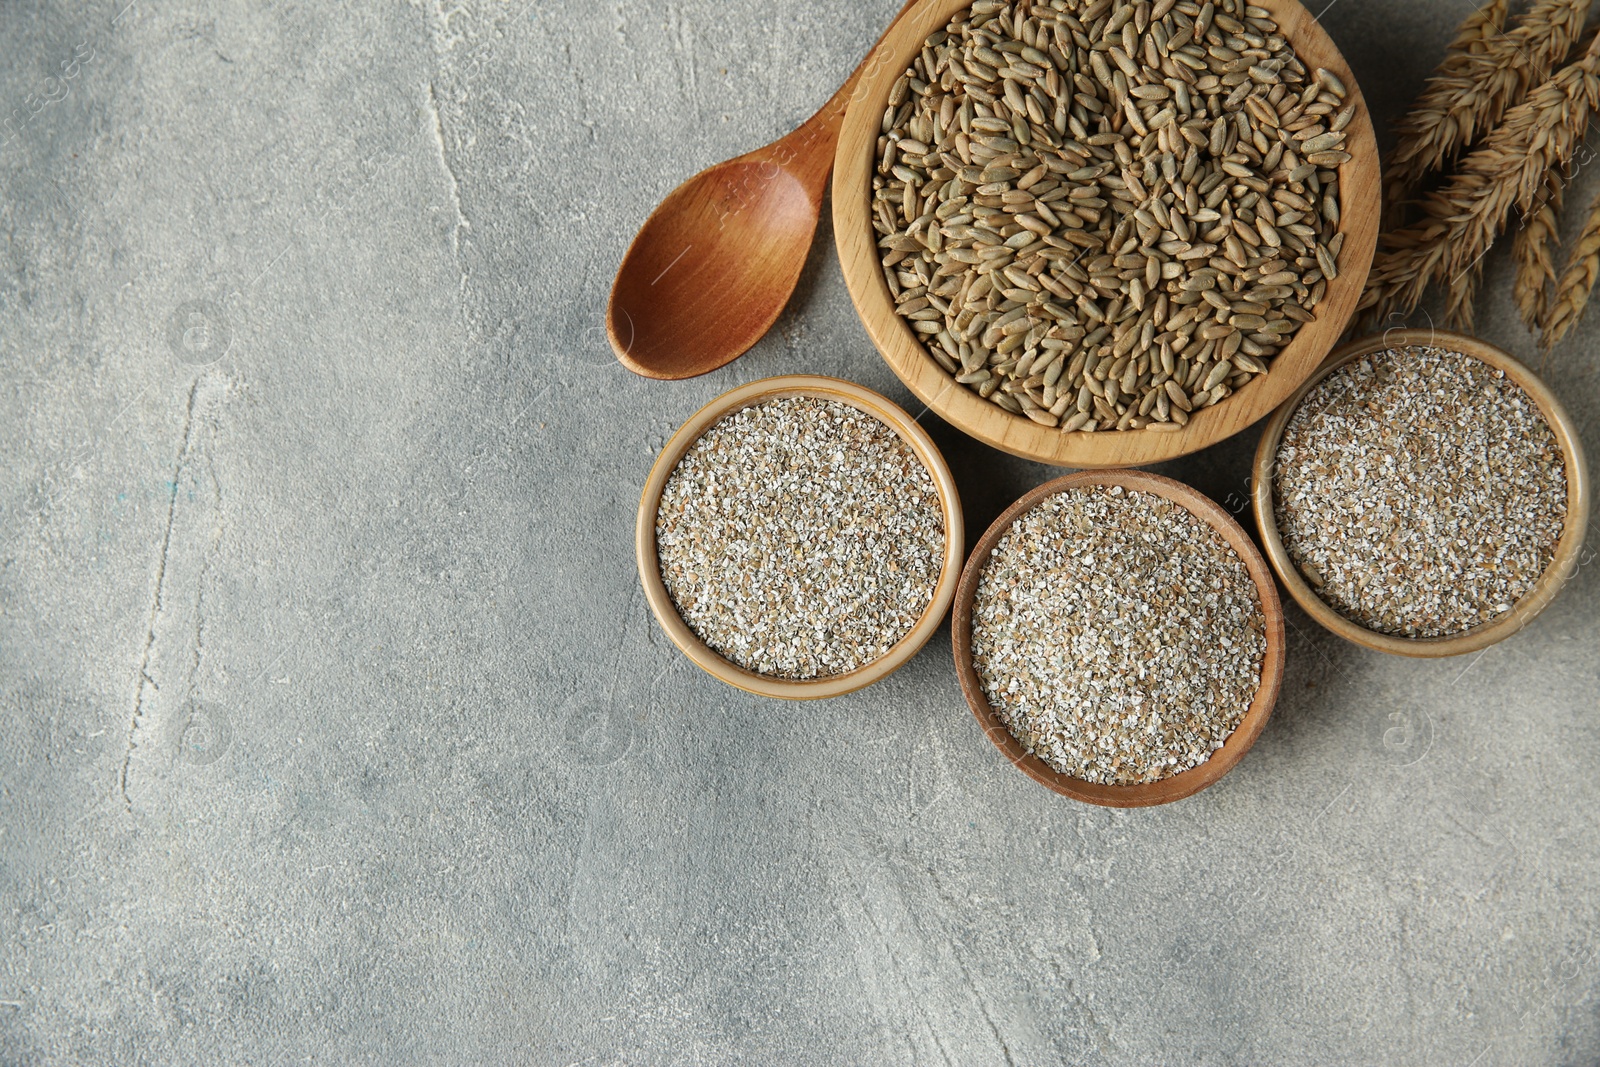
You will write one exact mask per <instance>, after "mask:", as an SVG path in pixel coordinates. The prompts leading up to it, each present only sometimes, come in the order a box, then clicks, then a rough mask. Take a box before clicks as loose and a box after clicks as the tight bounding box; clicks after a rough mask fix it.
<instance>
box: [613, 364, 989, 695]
mask: <svg viewBox="0 0 1600 1067" xmlns="http://www.w3.org/2000/svg"><path fill="white" fill-rule="evenodd" d="M792 396H807V397H819V398H821V399H823V400H832V401H837V402H838V403H841V404H849V405H850V406H851V407H853V408H857V409H859V410H861V411H864V412H866V413H867V414H868V415H871V416H873V417H874V418H876V419H878V420H879V421H880V422H883V423H884V424H886V425H887V426H888V427H889V428H890V429H892V430H894V432H895V433H897V434H899V435H900V437H901V439H902V440H904V441H905V442H906V444H908V445H910V446H911V450H912V452H914V453H915V454H916V457H917V459H919V460H920V461H921V462H922V465H923V467H924V468H926V469H927V472H928V476H929V477H930V478H932V479H933V485H934V488H935V489H936V490H937V491H938V494H939V504H940V506H941V508H942V510H943V513H944V558H943V560H942V561H941V562H940V570H939V582H938V584H937V585H936V586H935V587H934V591H933V600H932V601H931V602H930V603H929V604H928V607H927V610H925V611H924V612H923V613H922V615H921V617H920V618H918V619H917V622H916V625H914V626H913V627H912V628H911V631H910V632H909V633H908V634H906V635H905V636H904V637H902V638H901V639H900V640H899V641H898V642H897V643H896V644H895V645H894V647H892V648H890V649H889V651H888V652H887V653H886V654H885V655H884V656H883V657H882V658H881V659H877V660H874V661H872V662H871V663H869V664H867V665H866V666H864V667H861V668H859V669H857V670H853V671H850V672H848V673H846V674H833V675H827V676H825V677H822V678H815V679H810V680H807V681H792V680H790V679H787V678H775V677H772V676H771V675H765V674H757V673H755V672H754V671H749V670H746V669H744V668H743V667H740V666H739V665H737V664H735V663H731V662H729V661H728V660H726V659H724V658H722V656H721V655H719V654H718V653H717V652H716V651H715V650H714V649H712V648H711V646H710V645H707V644H706V643H705V642H704V641H702V640H700V638H699V637H697V636H695V633H694V631H693V630H691V629H689V626H688V624H687V623H685V622H684V621H683V617H682V616H680V615H679V614H678V609H677V606H676V605H674V604H673V602H672V596H671V594H669V593H668V592H667V587H666V584H665V583H664V582H662V580H661V563H660V559H659V558H658V557H657V555H656V512H657V511H658V510H659V509H660V506H661V491H662V490H663V489H665V488H666V484H667V479H668V478H670V477H671V476H672V472H673V470H674V469H675V468H676V467H677V466H678V461H679V460H680V459H682V458H683V454H684V453H685V452H687V451H688V450H689V448H690V447H691V446H692V445H693V444H694V443H695V442H696V441H698V440H700V437H701V435H702V434H704V433H705V432H706V431H707V430H708V429H710V428H711V426H712V425H714V424H715V423H716V422H718V421H719V420H721V419H722V418H723V416H725V415H730V414H732V413H733V412H735V411H739V410H742V409H744V408H747V407H750V406H751V405H753V404H759V403H761V402H762V401H765V400H774V399H778V398H780V397H792ZM965 547H966V531H965V528H964V527H963V525H962V515H961V496H960V494H959V493H958V492H957V491H956V483H955V479H954V478H952V477H951V476H950V468H949V467H948V466H947V465H946V464H945V461H944V456H942V455H941V454H940V453H939V448H938V446H937V445H935V444H934V443H933V439H932V438H931V437H929V436H928V434H927V431H925V430H924V429H923V428H922V427H921V426H919V425H917V422H916V420H915V419H913V418H912V417H911V416H910V415H907V414H906V413H905V411H903V410H902V409H901V408H900V407H899V405H897V404H895V403H894V402H893V401H891V400H890V399H889V398H888V397H885V396H882V395H880V394H878V393H875V392H873V391H872V390H871V389H868V388H865V387H864V386H860V385H856V384H855V383H854V382H847V381H842V380H840V379H838V378H826V377H823V376H821V375H813V374H791V375H787V376H784V377H781V378H763V379H762V380H760V381H756V382H751V383H750V384H748V385H742V386H740V387H739V388H737V389H733V390H731V391H729V392H726V393H723V394H722V395H721V396H719V397H717V398H716V399H715V400H713V401H711V402H710V403H709V404H707V405H706V406H705V407H703V408H701V409H700V410H699V411H697V412H695V413H694V415H692V416H690V418H689V421H688V422H686V423H684V424H683V426H682V427H681V428H680V429H679V430H678V432H677V433H675V434H673V435H672V439H671V440H670V441H668V442H667V444H666V447H665V448H663V449H662V450H661V455H660V456H659V457H658V458H657V459H656V462H655V466H654V467H652V468H651V469H650V476H649V478H647V479H646V480H645V484H644V492H643V493H642V494H640V497H639V514H638V519H637V522H636V524H635V527H634V551H635V556H636V559H637V562H638V566H639V581H640V583H641V584H642V585H643V586H644V595H645V599H646V600H647V601H648V602H649V604H650V611H651V612H652V613H653V614H654V615H655V617H656V621H657V622H658V623H660V624H661V628H662V629H663V630H665V631H666V634H667V636H668V637H669V638H671V639H672V643H673V644H675V645H677V646H678V648H679V650H680V651H682V652H683V654H684V655H685V656H688V657H689V659H690V660H691V661H692V662H693V663H694V664H695V666H697V667H699V668H701V669H702V670H704V671H705V672H706V673H707V674H710V675H711V676H712V677H714V678H717V679H720V680H721V681H724V682H727V683H728V684H729V685H731V686H736V687H737V688H739V689H743V690H745V691H746V692H748V693H755V694H756V695H758V696H767V697H778V698H781V699H784V700H817V699H820V698H822V697H834V696H839V695H841V694H843V693H850V692H854V691H855V690H857V689H862V688H865V687H866V686H869V685H872V684H873V683H874V682H878V681H882V680H883V679H884V678H887V677H888V676H889V675H891V674H893V673H894V672H895V671H897V670H899V669H900V668H901V667H903V666H905V665H906V664H907V663H908V662H910V660H911V657H913V656H915V655H916V654H917V652H918V651H920V650H921V648H922V646H923V645H925V644H927V643H928V638H930V637H932V636H933V633H934V631H935V630H937V629H938V628H939V624H940V623H942V622H943V621H944V616H945V613H946V612H947V611H949V610H950V599H951V597H953V596H954V595H955V591H956V581H957V579H959V578H960V576H961V561H962V559H963V558H964V556H963V551H964V549H965Z"/></svg>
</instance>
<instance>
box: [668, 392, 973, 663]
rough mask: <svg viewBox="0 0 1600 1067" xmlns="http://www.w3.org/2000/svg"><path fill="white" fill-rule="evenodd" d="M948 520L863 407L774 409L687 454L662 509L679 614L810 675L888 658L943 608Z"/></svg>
mask: <svg viewBox="0 0 1600 1067" xmlns="http://www.w3.org/2000/svg"><path fill="white" fill-rule="evenodd" d="M944 548H945V529H944V511H943V508H942V506H941V503H940V499H939V494H938V490H937V488H936V487H935V485H934V482H933V477H932V476H931V475H930V474H929V473H928V470H927V468H925V467H924V466H923V465H922V462H921V461H920V460H919V459H918V458H917V455H916V453H915V452H914V451H913V450H912V448H911V446H910V445H909V444H907V443H906V441H905V440H904V439H902V438H901V437H900V435H899V434H897V433H896V432H895V431H894V430H893V428H891V427H890V426H888V425H887V424H885V423H884V422H883V421H881V420H880V419H878V418H876V417H874V416H872V415H870V414H868V413H866V412H864V411H861V410H860V409H858V408H855V407H852V406H850V405H848V404H843V403H839V402H837V401H832V400H824V399H820V398H815V397H789V398H782V399H776V400H767V401H764V402H761V403H759V404H755V405H753V406H751V407H747V408H744V409H742V410H740V411H737V412H734V413H733V414H730V415H728V416H726V417H724V418H723V419H721V420H720V421H718V422H717V423H716V424H715V425H713V426H712V427H711V428H710V429H708V430H707V431H706V432H705V433H704V434H703V435H701V437H700V439H699V440H698V441H696V442H695V444H694V445H693V446H691V447H690V449H689V450H688V451H687V452H686V453H684V455H683V458H682V459H680V460H679V461H678V465H677V467H676V468H675V469H674V470H673V472H672V475H671V477H669V478H668V480H667V484H666V486H665V488H664V489H663V490H662V494H661V503H660V506H659V508H658V510H657V513H656V552H657V557H658V559H659V562H660V567H661V578H662V581H663V582H664V583H665V585H666V587H667V592H668V594H669V595H670V596H671V597H672V600H673V603H674V604H675V605H676V607H677V609H678V614H679V615H680V616H681V617H682V618H683V621H684V622H685V623H686V624H688V626H689V629H691V630H692V631H694V633H695V634H696V636H698V637H699V638H700V639H701V640H702V641H704V642H705V643H706V644H707V645H709V646H710V647H711V648H712V649H713V650H714V651H716V652H717V653H718V654H719V655H721V656H723V657H724V658H725V659H727V660H729V661H730V662H732V663H735V664H737V665H738V666H740V667H743V668H745V669H746V670H750V671H754V672H756V673H758V674H764V675H767V676H770V677H775V678H787V679H792V680H804V679H812V678H822V677H828V676H832V675H838V674H845V673H847V672H849V671H853V670H856V669H857V668H860V667H864V666H866V665H867V664H869V663H871V662H873V661H874V660H877V659H880V658H882V657H883V656H884V655H885V654H886V653H888V651H889V650H890V649H891V648H892V647H893V646H894V645H895V644H896V643H897V642H898V641H899V640H900V639H901V638H903V637H905V636H906V634H908V633H909V632H910V631H911V629H912V627H913V626H915V625H916V622H917V619H918V618H920V617H921V615H922V613H923V612H924V611H925V610H927V607H928V605H929V604H930V603H932V601H933V594H934V589H935V587H936V586H937V585H938V582H939V575H940V570H941V567H942V565H943V559H944Z"/></svg>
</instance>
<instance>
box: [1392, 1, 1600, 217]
mask: <svg viewBox="0 0 1600 1067" xmlns="http://www.w3.org/2000/svg"><path fill="white" fill-rule="evenodd" d="M1590 2H1591V0H1537V2H1536V3H1535V4H1534V5H1533V7H1532V8H1531V9H1529V10H1528V12H1527V13H1526V14H1524V15H1522V16H1520V17H1519V18H1518V19H1517V24H1516V26H1515V28H1513V29H1512V30H1511V32H1509V33H1505V34H1501V33H1500V32H1499V26H1500V25H1503V23H1504V20H1505V4H1504V3H1500V2H1499V0H1495V2H1492V3H1490V4H1488V5H1487V6H1485V7H1484V8H1483V9H1481V10H1480V11H1478V12H1477V13H1475V14H1474V15H1473V16H1471V17H1470V18H1468V20H1467V22H1466V23H1465V24H1464V25H1463V26H1462V28H1461V31H1460V33H1459V34H1458V35H1457V38H1456V44H1455V45H1452V48H1456V47H1457V46H1460V45H1465V47H1464V48H1463V49H1462V50H1460V51H1454V52H1453V53H1452V54H1451V55H1449V56H1447V57H1446V60H1445V64H1443V65H1441V68H1440V70H1439V71H1437V72H1435V74H1434V76H1433V77H1431V78H1429V79H1428V82H1427V84H1426V85H1425V86H1424V87H1423V91H1422V95H1421V96H1419V97H1418V99H1417V102H1416V103H1415V104H1414V105H1413V106H1412V109H1411V111H1410V113H1409V114H1407V115H1406V117H1405V118H1404V119H1402V120H1401V121H1400V122H1399V123H1398V124H1397V125H1396V127H1395V133H1396V134H1397V135H1398V138H1399V142H1398V144H1396V146H1395V149H1394V151H1393V152H1391V153H1390V155H1389V159H1388V162H1387V164H1386V165H1385V167H1384V170H1385V173H1386V175H1387V177H1386V180H1385V187H1386V194H1387V197H1388V202H1389V203H1390V204H1391V205H1392V206H1396V207H1397V206H1398V205H1400V204H1402V203H1404V202H1405V200H1406V198H1407V197H1409V196H1410V195H1411V194H1412V193H1413V192H1415V191H1416V189H1417V188H1418V187H1419V186H1420V185H1421V183H1422V179H1423V178H1425V177H1427V175H1429V174H1430V173H1432V172H1434V171H1436V170H1439V169H1440V168H1441V167H1443V166H1444V164H1445V163H1446V162H1448V161H1449V160H1450V159H1452V158H1454V157H1455V156H1456V154H1457V153H1459V152H1460V151H1461V150H1462V149H1464V148H1467V147H1468V146H1470V145H1472V144H1473V143H1475V142H1476V141H1477V140H1478V138H1479V135H1480V134H1483V133H1485V132H1486V131H1489V130H1492V129H1493V128H1494V126H1495V125H1496V124H1497V123H1498V122H1500V120H1501V119H1502V118H1503V117H1504V115H1505V114H1506V112H1507V111H1508V110H1509V109H1510V108H1511V107H1513V106H1514V105H1516V104H1517V103H1519V102H1520V101H1521V100H1522V99H1523V97H1524V94H1526V93H1527V91H1528V90H1529V88H1530V87H1532V86H1535V85H1538V84H1540V83H1541V82H1543V81H1544V80H1545V79H1546V78H1548V77H1549V76H1550V71H1551V70H1552V69H1554V67H1555V65H1556V64H1557V63H1560V62H1561V60H1562V59H1563V58H1565V56H1566V55H1567V52H1568V51H1569V50H1570V49H1571V48H1572V44H1573V42H1574V41H1575V40H1577V38H1578V35H1579V33H1580V32H1581V31H1582V29H1583V22H1584V19H1585V18H1586V17H1587V16H1588V13H1589V5H1590ZM1474 49H1475V50H1474Z"/></svg>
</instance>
